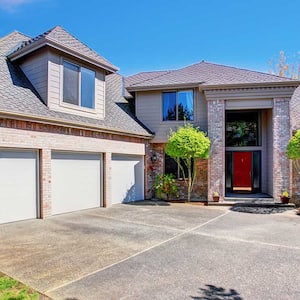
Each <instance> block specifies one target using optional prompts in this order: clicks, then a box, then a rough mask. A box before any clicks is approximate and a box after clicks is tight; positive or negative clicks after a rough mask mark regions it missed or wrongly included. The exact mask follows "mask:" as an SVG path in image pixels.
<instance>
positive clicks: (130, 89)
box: [126, 82, 201, 92]
mask: <svg viewBox="0 0 300 300" xmlns="http://www.w3.org/2000/svg"><path fill="white" fill-rule="evenodd" d="M200 84H201V82H193V83H180V84H172V85H170V84H165V85H152V86H138V87H134V86H129V87H126V89H127V91H128V92H139V91H155V90H174V89H178V88H185V89H187V88H198V87H199V86H200Z"/></svg>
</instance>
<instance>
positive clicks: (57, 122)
mask: <svg viewBox="0 0 300 300" xmlns="http://www.w3.org/2000/svg"><path fill="white" fill-rule="evenodd" d="M0 118H6V119H14V120H19V121H30V122H33V121H36V122H38V123H42V124H47V125H55V126H63V127H72V128H76V129H81V130H93V131H96V132H102V133H109V134H117V135H122V136H130V137H136V138H141V139H145V140H151V139H152V138H153V137H154V136H153V134H150V133H149V135H148V136H147V135H142V134H137V133H133V132H127V131H123V130H114V129H105V128H99V127H96V126H95V125H91V124H86V123H82V122H78V123H76V124H75V123H73V122H71V121H67V120H59V119H55V118H47V117H39V116H31V115H24V114H23V113H12V112H0Z"/></svg>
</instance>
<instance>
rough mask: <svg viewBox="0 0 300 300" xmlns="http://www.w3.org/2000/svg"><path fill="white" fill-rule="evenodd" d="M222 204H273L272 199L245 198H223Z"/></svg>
mask: <svg viewBox="0 0 300 300" xmlns="http://www.w3.org/2000/svg"><path fill="white" fill-rule="evenodd" d="M224 202H231V203H237V202H238V203H258V204H261V203H275V201H274V198H272V197H269V198H265V197H264V198H245V197H243V198H242V197H225V198H224Z"/></svg>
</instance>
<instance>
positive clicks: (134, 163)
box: [112, 155, 144, 204]
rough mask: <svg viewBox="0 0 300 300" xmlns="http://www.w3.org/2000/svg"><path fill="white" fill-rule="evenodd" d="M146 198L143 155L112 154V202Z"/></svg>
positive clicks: (126, 201)
mask: <svg viewBox="0 0 300 300" xmlns="http://www.w3.org/2000/svg"><path fill="white" fill-rule="evenodd" d="M143 199H144V159H143V157H142V156H129V155H127V156H126V155H113V156H112V204H116V203H128V202H132V201H137V200H143Z"/></svg>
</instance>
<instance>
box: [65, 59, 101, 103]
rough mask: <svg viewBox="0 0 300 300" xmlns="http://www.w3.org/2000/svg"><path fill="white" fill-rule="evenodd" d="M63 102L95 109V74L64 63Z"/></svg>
mask: <svg viewBox="0 0 300 300" xmlns="http://www.w3.org/2000/svg"><path fill="white" fill-rule="evenodd" d="M63 67H64V74H63V78H64V79H63V102H65V103H70V104H73V105H78V106H82V107H87V108H95V72H94V71H92V70H89V69H87V68H84V67H81V66H77V65H75V64H73V63H70V62H66V61H64V63H63Z"/></svg>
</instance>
